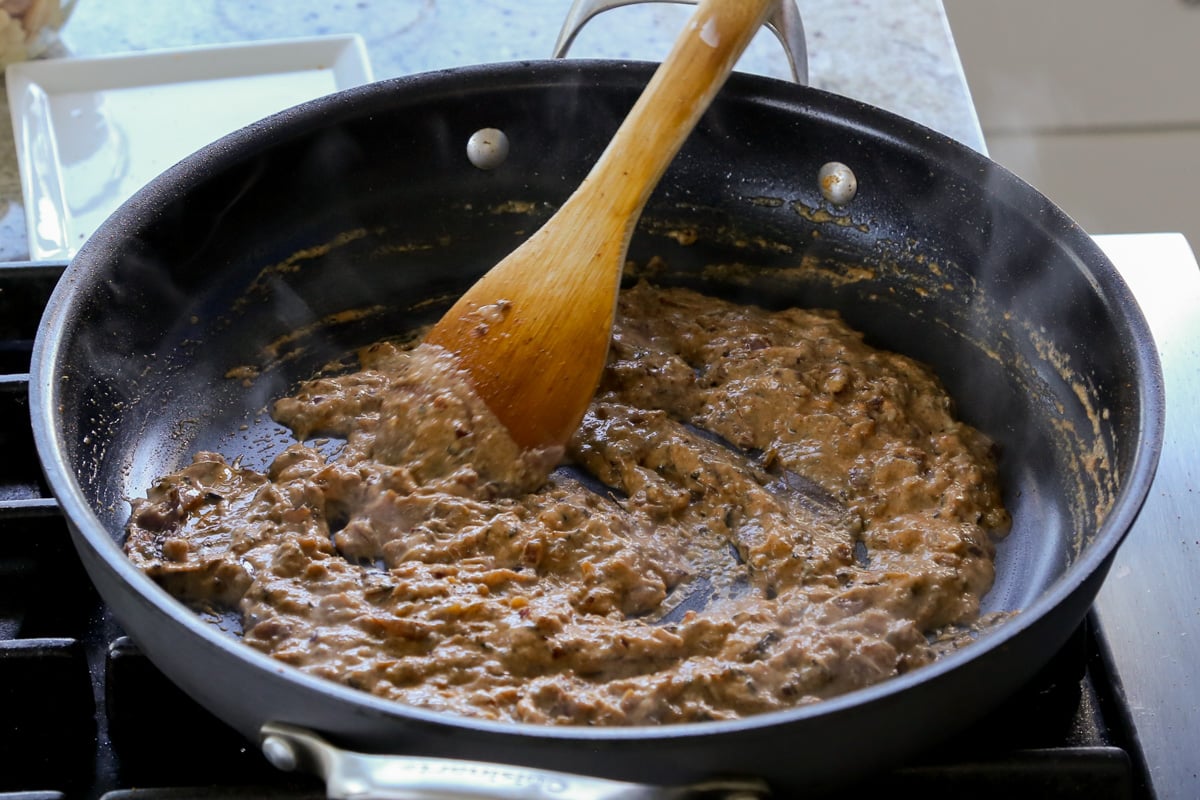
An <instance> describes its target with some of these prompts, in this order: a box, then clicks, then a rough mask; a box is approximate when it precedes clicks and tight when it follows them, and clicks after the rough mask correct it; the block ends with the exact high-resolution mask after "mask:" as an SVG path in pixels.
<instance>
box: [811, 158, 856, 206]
mask: <svg viewBox="0 0 1200 800" xmlns="http://www.w3.org/2000/svg"><path fill="white" fill-rule="evenodd" d="M817 182H818V184H820V187H821V196H822V197H824V198H825V199H826V200H828V201H829V202H831V203H833V204H834V205H835V206H844V205H846V204H847V203H849V202H850V201H851V200H853V199H854V195H856V194H858V178H856V177H855V176H854V171H853V170H851V169H850V168H849V167H847V166H846V165H845V164H843V163H841V162H840V161H830V162H829V163H828V164H825V165H824V166H822V167H821V169H820V171H819V172H817Z"/></svg>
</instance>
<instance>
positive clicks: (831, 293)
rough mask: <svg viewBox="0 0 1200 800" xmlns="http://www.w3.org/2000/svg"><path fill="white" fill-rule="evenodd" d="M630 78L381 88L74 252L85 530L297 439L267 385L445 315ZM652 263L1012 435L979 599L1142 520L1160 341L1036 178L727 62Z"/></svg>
mask: <svg viewBox="0 0 1200 800" xmlns="http://www.w3.org/2000/svg"><path fill="white" fill-rule="evenodd" d="M648 74H649V72H648V70H647V68H643V67H633V66H630V65H624V64H605V65H586V64H582V65H564V64H528V65H513V66H512V67H510V68H505V69H495V68H490V69H480V70H465V71H460V72H459V73H458V74H456V75H450V74H446V75H441V76H439V75H434V76H427V77H424V78H422V79H415V80H407V81H405V80H400V81H394V82H384V83H381V84H375V85H371V86H368V87H363V88H361V89H357V90H351V91H349V92H345V93H342V94H340V95H337V96H335V97H333V98H331V99H327V100H325V101H319V102H318V103H316V104H309V105H306V106H301V107H299V108H297V109H294V110H292V111H289V112H284V114H282V115H279V116H277V117H273V118H271V119H269V120H267V121H265V122H263V123H259V124H258V125H256V126H252V128H251V129H248V130H246V131H243V132H240V133H238V134H234V135H233V136H231V137H229V138H227V139H226V140H223V141H222V142H221V143H219V144H217V145H215V146H213V147H211V148H209V149H208V150H207V151H205V152H204V153H203V154H202V155H201V156H200V157H197V158H193V159H191V160H189V161H185V162H184V163H183V164H181V165H180V166H178V167H176V168H174V169H173V170H172V171H170V172H168V173H167V175H165V176H164V177H163V178H161V179H159V180H158V181H157V182H155V183H153V184H152V185H151V186H150V187H148V189H146V190H144V191H143V192H142V193H141V194H140V195H138V196H137V197H135V198H134V199H133V200H132V201H131V202H130V203H129V204H127V205H126V207H124V208H123V209H122V210H121V211H118V212H117V214H116V215H114V217H113V218H112V219H111V220H110V221H109V222H108V223H106V225H105V226H104V227H103V228H102V229H101V231H100V232H99V233H98V234H97V235H96V236H95V237H93V239H92V240H91V241H89V242H88V243H87V245H86V246H85V247H84V249H83V250H82V251H81V253H80V254H79V256H78V257H77V259H76V262H75V264H74V265H73V266H72V269H71V271H70V272H69V273H68V276H67V277H66V278H65V279H64V284H63V286H62V287H60V291H59V293H58V294H57V295H56V299H55V305H54V306H53V307H52V309H51V313H50V314H49V315H48V318H47V323H46V331H45V332H44V333H43V337H45V338H46V339H47V340H48V341H47V342H46V343H45V344H43V346H42V349H43V351H44V352H46V353H48V354H49V355H47V357H46V359H45V364H44V365H43V366H42V367H41V369H43V370H44V372H45V374H46V376H53V388H51V389H47V396H48V397H51V398H52V400H53V404H54V405H55V406H56V411H55V412H54V414H53V417H54V426H55V431H54V434H53V436H54V438H55V439H56V441H57V443H58V445H59V446H60V447H61V453H60V454H59V456H58V457H61V458H62V460H63V463H64V465H65V468H66V469H67V470H68V471H69V473H70V474H71V475H72V476H74V480H76V481H77V483H78V487H79V489H80V490H81V492H82V495H83V496H84V497H85V498H86V501H87V504H88V506H89V507H90V510H91V513H92V514H94V515H95V518H96V520H97V521H98V522H99V527H98V528H97V529H96V530H95V531H89V530H87V528H88V526H89V524H90V523H88V522H86V521H85V522H84V523H83V527H84V528H85V535H87V536H91V537H95V536H107V537H109V538H111V539H112V540H119V539H120V537H121V531H122V527H123V525H124V522H125V518H126V515H127V513H128V506H127V504H126V502H125V500H126V499H127V498H128V497H131V496H136V495H139V494H141V493H143V492H144V491H145V489H146V487H147V486H148V485H149V483H150V482H151V481H152V480H153V478H154V477H155V476H157V475H159V474H161V473H163V472H165V471H167V470H169V469H172V468H174V467H176V466H178V465H180V464H181V463H184V462H186V461H187V460H188V459H190V457H191V455H192V453H194V452H195V451H197V450H199V449H215V450H219V451H221V452H224V453H226V454H228V455H230V456H236V455H241V456H242V457H243V460H244V462H245V463H248V464H250V465H263V464H265V463H267V462H268V461H269V459H270V457H271V455H273V453H274V452H276V451H277V450H278V448H279V447H280V446H281V444H282V442H283V441H285V438H286V437H284V436H283V434H282V432H281V431H280V429H279V428H278V427H277V426H276V425H275V424H274V423H273V422H272V421H271V420H270V419H269V417H268V416H267V415H266V414H265V413H264V412H265V409H266V407H267V406H268V404H269V402H270V400H271V399H272V398H274V397H277V396H279V395H280V394H281V393H283V392H285V391H286V390H287V389H289V388H290V387H292V386H294V385H295V384H296V383H298V382H299V381H301V380H303V379H306V378H308V377H311V376H312V375H313V374H314V373H315V372H316V371H317V370H319V369H321V368H322V367H324V366H325V365H327V364H329V363H330V362H331V361H336V360H339V359H344V358H345V357H346V356H347V354H348V353H350V352H351V351H352V350H353V348H355V347H357V346H361V345H364V344H367V343H369V342H371V341H374V340H376V339H378V338H380V337H383V336H393V335H397V334H401V333H403V332H405V331H409V330H412V329H413V328H414V327H415V326H418V325H420V324H424V323H427V322H430V321H432V320H434V319H436V318H437V316H438V315H439V313H440V312H441V311H442V310H443V309H444V308H445V307H446V306H447V305H448V303H449V301H450V300H451V299H452V298H453V297H454V296H455V295H456V294H457V293H458V292H460V291H461V290H462V289H464V288H465V287H466V286H467V285H469V283H470V282H471V281H472V280H473V279H474V278H475V277H476V276H478V275H479V274H480V273H481V272H482V271H484V270H485V269H486V268H487V267H488V266H490V265H491V264H492V263H494V262H495V261H496V260H497V259H498V258H499V257H500V256H501V255H502V254H504V253H506V252H508V251H509V250H511V249H512V248H513V247H514V246H515V245H516V244H518V243H519V242H520V241H521V240H522V238H523V237H525V236H527V235H528V234H530V233H531V232H532V231H533V230H534V229H535V228H536V226H537V225H538V223H539V222H540V221H541V220H544V219H545V218H547V217H548V216H549V215H550V213H552V211H553V209H554V208H555V207H556V206H557V205H558V204H559V203H560V202H561V201H562V200H563V199H564V198H565V197H566V196H567V195H568V194H569V193H570V192H571V190H572V189H573V188H574V187H575V186H576V185H577V184H578V182H579V181H580V179H581V178H582V176H583V175H584V173H585V172H586V170H587V168H588V167H589V166H590V164H591V163H592V162H593V161H594V160H595V158H596V157H597V156H598V155H599V153H600V151H601V150H602V149H603V147H604V145H605V144H606V142H607V140H608V137H609V136H610V135H611V133H612V131H613V130H615V128H616V126H617V124H618V123H619V121H620V119H621V117H622V115H623V114H624V112H625V111H626V110H627V109H628V107H629V106H630V105H632V103H633V101H634V99H635V98H636V96H637V93H638V92H639V91H640V89H641V87H642V86H643V85H644V83H645V81H646V79H647V77H648ZM484 127H496V128H500V129H502V130H504V131H505V132H506V134H507V135H508V137H509V139H510V142H511V155H510V157H509V159H508V160H507V162H505V163H504V164H503V165H502V166H501V167H500V168H498V169H495V170H491V171H484V170H480V169H478V168H476V167H474V166H473V165H472V164H471V163H470V162H469V161H468V159H467V158H466V154H465V147H466V141H467V138H468V137H469V136H470V134H471V133H472V132H474V131H475V130H477V129H479V128H484ZM831 160H836V161H841V162H844V163H846V164H848V165H849V166H850V167H851V168H852V169H853V170H854V172H855V173H856V175H857V178H858V181H859V187H860V188H859V192H858V195H857V197H856V198H855V200H854V201H853V202H852V203H850V204H849V205H848V206H846V207H844V208H842V207H836V206H833V205H831V204H829V203H828V202H826V201H825V200H823V199H822V198H821V196H820V193H819V187H818V182H817V171H818V169H819V168H820V166H821V165H822V164H824V163H825V162H827V161H831ZM653 256H657V257H660V258H661V259H662V263H661V265H660V266H659V267H658V268H657V269H654V270H649V271H647V270H645V269H643V270H642V271H641V272H640V273H639V274H641V275H644V276H646V277H648V278H650V279H653V280H656V281H659V282H663V283H670V284H681V285H690V286H694V287H697V288H700V289H701V290H703V291H706V292H710V293H716V294H719V295H722V296H725V297H729V298H735V299H738V300H742V301H745V302H753V303H759V304H762V305H766V306H770V307H782V306H787V305H802V306H807V307H829V308H836V309H838V310H840V312H841V313H842V314H843V315H844V316H845V317H846V318H847V319H848V320H849V321H850V322H851V323H852V324H853V325H855V326H856V327H858V328H860V329H861V330H863V331H865V332H866V334H867V337H868V340H869V341H871V342H872V343H874V344H876V345H877V346H882V347H886V348H889V349H893V350H897V351H900V352H903V353H906V354H908V355H912V356H914V357H916V358H918V359H921V360H923V361H926V362H928V363H930V364H931V365H932V366H933V367H934V368H935V371H936V372H937V373H938V374H939V376H940V377H941V378H942V380H943V381H944V382H945V383H946V384H947V386H948V387H949V389H950V391H951V393H952V394H953V396H955V397H956V399H957V401H958V407H959V412H960V414H961V416H962V417H964V418H965V419H966V420H967V421H969V422H971V423H972V424H975V425H976V426H978V427H980V428H982V429H983V430H984V431H985V432H987V433H988V434H990V435H991V436H992V437H993V438H994V439H995V440H996V441H997V442H998V444H999V446H1000V448H1001V464H1002V473H1003V479H1004V482H1005V486H1006V500H1007V502H1008V504H1009V507H1010V509H1011V510H1012V511H1013V515H1014V519H1015V524H1014V528H1013V531H1012V534H1011V535H1010V536H1009V538H1008V539H1007V541H1006V542H1005V543H1004V545H1003V546H1002V549H1001V555H1000V573H999V576H998V582H997V586H996V588H995V590H994V591H993V592H992V594H991V595H990V597H989V601H988V609H989V610H999V609H1008V610H1014V609H1028V608H1030V607H1031V606H1034V605H1035V604H1036V603H1037V602H1038V601H1039V598H1042V597H1043V596H1044V595H1045V594H1046V593H1047V592H1048V591H1049V590H1050V589H1051V588H1052V587H1055V586H1056V585H1057V586H1060V587H1061V585H1062V584H1063V583H1064V582H1066V583H1072V584H1074V583H1083V582H1085V581H1087V580H1088V579H1090V578H1092V577H1094V573H1096V572H1098V571H1099V572H1102V571H1103V568H1104V565H1106V563H1107V562H1106V560H1105V557H1106V555H1107V554H1108V553H1109V552H1111V550H1112V549H1113V548H1115V545H1116V543H1117V541H1119V538H1120V536H1121V535H1122V534H1123V531H1122V530H1113V529H1111V528H1110V527H1106V526H1105V521H1106V519H1107V518H1108V517H1109V516H1110V515H1109V511H1110V510H1111V509H1112V508H1114V507H1117V506H1119V505H1120V504H1121V503H1122V502H1124V501H1125V500H1126V496H1127V495H1131V496H1132V500H1131V501H1130V502H1132V504H1133V505H1134V506H1135V508H1134V509H1133V512H1136V505H1137V504H1139V503H1140V496H1139V491H1140V492H1141V493H1142V494H1144V486H1142V484H1143V483H1144V482H1146V481H1148V477H1147V476H1146V475H1145V472H1146V469H1147V461H1148V460H1149V461H1152V460H1153V459H1151V458H1149V456H1148V455H1147V454H1146V452H1145V450H1144V449H1141V446H1142V445H1143V444H1145V443H1146V442H1147V441H1150V443H1151V444H1153V441H1152V440H1153V438H1154V434H1155V428H1154V423H1153V419H1152V416H1153V412H1154V406H1155V405H1156V402H1157V401H1156V400H1155V391H1156V380H1157V378H1156V374H1155V369H1154V365H1153V355H1152V343H1151V342H1150V341H1149V337H1148V334H1147V333H1146V331H1145V326H1144V323H1143V322H1141V320H1140V316H1139V315H1138V313H1137V310H1136V307H1135V306H1134V304H1133V302H1132V300H1131V298H1130V296H1129V295H1128V292H1127V291H1126V290H1125V289H1124V286H1123V285H1122V284H1121V283H1120V281H1119V280H1118V279H1117V278H1116V276H1115V272H1114V271H1113V270H1112V269H1111V266H1109V265H1107V262H1105V261H1104V259H1103V257H1102V256H1100V254H1099V251H1098V250H1097V249H1096V248H1095V246H1094V245H1093V244H1092V243H1091V241H1090V240H1089V239H1088V238H1087V237H1086V236H1084V235H1083V232H1082V231H1080V230H1079V229H1078V228H1077V227H1076V226H1075V225H1074V224H1073V223H1072V222H1071V221H1070V220H1069V219H1068V218H1067V217H1066V216H1065V215H1063V214H1062V213H1061V212H1060V211H1058V210H1057V209H1056V208H1054V207H1053V206H1052V205H1050V204H1049V203H1048V202H1047V201H1045V200H1044V198H1041V197H1040V196H1039V195H1037V194H1036V193H1035V192H1033V191H1032V190H1030V189H1029V188H1028V187H1027V186H1025V185H1024V184H1021V183H1020V182H1019V181H1017V180H1016V179H1015V178H1013V177H1012V176H1011V175H1009V174H1008V173H1007V172H1005V171H1004V170H1002V169H1001V168H999V167H997V166H995V165H993V164H991V163H990V162H988V161H986V159H982V158H979V157H978V156H976V155H974V154H972V153H970V152H969V151H967V150H966V149H965V148H962V147H960V146H958V145H956V144H954V143H953V142H950V141H948V140H946V139H944V138H943V137H940V136H939V135H938V134H935V133H933V132H930V131H925V130H924V129H920V128H918V127H917V126H915V125H913V124H911V123H907V122H904V121H903V120H898V119H895V118H892V117H890V116H888V115H885V114H881V113H880V112H878V111H877V110H874V109H870V108H867V107H865V106H861V105H859V104H857V103H854V102H852V101H848V100H845V99H844V98H836V97H832V96H829V95H824V94H822V93H820V92H815V91H812V90H803V89H798V88H796V87H791V86H785V85H783V84H779V83H776V82H774V81H765V80H759V79H752V78H748V77H746V76H740V75H735V76H733V78H732V79H731V81H730V83H729V85H728V86H727V87H726V89H725V90H724V91H723V93H722V94H721V96H720V97H719V98H718V101H717V102H716V104H715V105H714V107H713V109H712V110H711V111H710V112H709V114H708V115H707V116H706V117H705V118H704V120H703V121H702V123H701V126H700V128H699V129H698V130H697V131H696V133H695V134H694V135H693V137H692V138H691V139H690V140H689V142H688V143H687V145H686V146H685V148H684V151H683V152H682V153H681V154H680V156H679V158H678V159H677V160H676V162H675V163H674V164H673V166H672V168H671V169H670V170H669V172H668V173H667V175H666V177H665V178H664V180H663V183H662V185H661V187H660V189H659V190H658V191H657V192H656V193H655V195H654V197H653V198H652V200H651V202H650V205H649V207H648V208H647V211H646V214H645V215H644V217H643V220H642V223H641V224H640V226H639V230H638V233H637V235H636V236H635V238H634V241H633V244H632V246H631V252H630V257H631V259H633V260H634V261H635V262H636V263H638V264H641V265H645V264H646V263H647V262H648V261H649V260H650V258H651V257H653ZM346 312H353V313H346ZM48 380H50V378H49V377H43V378H42V379H41V380H40V382H41V383H43V384H46V382H47V381H48ZM63 387H69V389H70V390H69V391H67V390H65V389H64V388H63ZM1148 420H1150V421H1149V422H1148ZM1147 437H1149V439H1147ZM1151 449H1153V448H1151ZM1150 468H1151V469H1152V466H1151V467H1150ZM1131 476H1133V477H1132V479H1131ZM53 480H54V478H53V476H52V481H53ZM1130 513H1132V512H1130ZM1097 549H1099V550H1101V551H1102V552H1101V553H1100V556H1098V557H1095V559H1094V560H1095V562H1096V563H1093V564H1091V565H1090V566H1088V567H1087V569H1086V571H1085V574H1082V575H1074V574H1072V572H1071V569H1070V565H1071V564H1073V563H1076V562H1078V561H1079V560H1081V559H1084V557H1085V554H1087V553H1089V552H1093V551H1095V550H1097ZM108 557H113V556H111V555H106V556H105V558H108ZM117 557H119V556H117ZM1101 562H1103V564H1102V563H1101ZM1068 588H1071V587H1068ZM1093 590H1094V589H1093ZM1076 605H1078V604H1076ZM1083 606H1084V607H1086V603H1084V604H1083ZM1072 613H1073V615H1074V616H1073V617H1072V618H1068V619H1064V620H1063V621H1062V623H1061V625H1057V626H1053V633H1052V634H1051V635H1050V636H1049V638H1048V639H1047V644H1048V645H1052V644H1053V642H1054V641H1055V640H1056V639H1055V637H1059V636H1061V637H1062V638H1065V636H1066V635H1067V634H1068V633H1069V632H1070V630H1071V629H1073V627H1074V625H1075V624H1077V623H1078V621H1079V620H1078V616H1079V615H1080V614H1081V613H1082V611H1080V610H1078V609H1077V608H1076V609H1074V610H1073V612H1072ZM1060 628H1061V630H1059V629H1060ZM1050 652H1052V650H1051V651H1050ZM1050 652H1047V653H1046V654H1045V655H1046V657H1049V655H1050ZM1027 666H1028V669H1027V670H1025V665H1022V670H1024V671H1026V672H1027V673H1028V674H1031V673H1032V670H1033V668H1034V667H1035V666H1036V664H1029V665H1027ZM1022 670H1018V673H1020V672H1021V671H1022ZM1019 677H1020V675H1019V674H1018V675H1017V676H1016V677H1015V678H1006V679H1005V680H1004V681H1000V684H1001V685H1003V684H1004V683H1006V682H1007V683H1010V684H1011V683H1012V682H1013V680H1018V679H1019ZM1010 688H1011V687H1010ZM997 699H998V698H989V699H987V701H986V702H989V703H990V702H995V701H996V700H997ZM979 704H980V705H983V704H984V703H983V702H982V701H981V702H980V703H979ZM255 713H256V714H257V712H255ZM264 713H265V712H264ZM806 713H807V712H806ZM230 716H237V714H230ZM253 721H254V717H251V718H250V719H249V721H247V720H246V719H238V720H235V722H237V723H239V724H242V725H243V726H247V727H249V725H250V723H251V722H253ZM247 732H248V733H251V732H252V731H247ZM484 738H486V736H485V737H484ZM473 755H479V754H478V753H473ZM631 769H633V771H634V772H636V771H637V769H635V768H631Z"/></svg>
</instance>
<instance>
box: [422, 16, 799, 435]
mask: <svg viewBox="0 0 1200 800" xmlns="http://www.w3.org/2000/svg"><path fill="white" fill-rule="evenodd" d="M775 2H776V0H704V2H702V3H701V4H700V6H699V8H697V10H696V12H695V14H694V15H693V16H692V17H691V19H690V20H689V21H688V23H687V25H686V26H685V28H684V30H683V32H682V33H681V34H680V36H679V38H678V40H677V41H676V42H675V45H674V47H673V48H672V49H671V52H670V53H669V54H668V55H667V58H666V60H664V61H663V63H662V64H661V65H660V66H659V68H658V70H657V71H656V72H655V73H654V76H653V78H652V79H651V80H650V83H649V84H648V85H647V86H646V89H645V90H644V91H643V93H642V95H641V97H639V98H638V101H637V103H636V104H635V105H634V107H633V109H632V110H631V111H630V112H629V116H628V117H626V118H625V121H624V122H622V123H621V126H620V128H619V129H618V130H617V132H616V134H615V135H614V136H613V138H612V141H611V142H610V143H609V145H608V147H607V148H606V149H605V151H604V152H603V153H602V154H601V156H600V158H599V160H598V161H597V162H596V164H595V166H594V167H593V168H592V170H591V172H589V173H588V175H587V177H586V178H584V180H583V183H582V184H580V186H579V188H578V189H576V190H575V192H574V193H573V194H572V195H571V196H570V197H569V198H567V200H566V202H565V203H563V205H562V206H561V207H560V208H559V210H558V211H557V212H556V213H555V214H554V215H553V216H552V217H551V218H550V219H549V220H547V221H546V223H545V224H544V225H543V226H542V227H541V228H540V229H539V230H538V231H537V232H536V233H534V234H533V236H532V237H530V238H529V239H528V240H526V242H525V243H524V244H522V245H521V246H520V247H518V248H517V249H516V250H515V251H513V252H512V253H511V254H510V255H509V256H507V257H506V258H505V259H504V260H503V261H501V262H500V263H499V264H497V265H496V266H495V267H493V268H492V269H491V270H489V271H488V272H487V274H485V275H484V276H483V277H482V278H480V280H479V281H478V282H477V283H476V284H475V285H474V286H472V287H471V288H470V289H469V290H468V291H467V293H466V294H464V295H463V296H462V297H461V298H460V299H459V300H458V302H457V303H455V304H454V306H453V307H452V308H451V309H450V310H449V311H447V312H446V315H445V316H444V317H442V319H441V320H440V321H439V322H438V323H437V325H435V326H434V328H433V330H431V331H430V332H429V334H428V336H427V337H426V341H427V342H430V343H433V344H436V345H440V346H441V347H443V348H445V349H447V350H449V351H451V352H453V353H456V354H457V355H458V357H459V359H460V362H461V365H462V367H463V369H465V370H466V372H467V374H468V375H469V377H470V380H471V383H472V384H473V385H474V388H475V390H476V391H477V392H478V393H479V395H480V396H481V398H482V399H483V401H484V402H485V403H486V404H487V405H488V407H489V408H490V409H491V410H492V411H493V412H494V413H495V414H496V416H497V417H498V418H499V419H500V421H501V422H502V423H503V424H504V425H505V426H506V427H507V428H508V430H509V431H510V433H511V434H512V436H513V439H514V440H515V441H516V442H517V444H518V445H520V446H522V447H526V448H532V447H552V446H557V445H563V444H565V443H566V441H567V439H568V438H570V436H571V434H572V433H574V431H575V428H576V427H577V426H578V425H579V422H580V420H582V419H583V415H584V412H585V411H586V410H587V406H588V404H589V403H590V402H591V398H592V395H593V394H594V393H595V391H596V386H597V385H598V383H599V381H600V375H601V373H602V372H603V369H604V363H605V359H606V357H607V353H608V344H609V339H610V338H611V335H612V324H613V316H614V313H615V310H616V302H617V291H618V289H619V288H620V280H621V271H622V269H623V267H624V265H625V256H626V252H627V250H628V247H629V240H630V237H631V236H632V235H633V230H634V226H635V225H636V223H637V219H638V216H639V215H640V214H641V211H642V207H643V206H644V205H645V203H646V200H647V199H648V198H649V196H650V194H651V192H652V191H653V190H654V187H655V185H656V184H657V183H658V180H659V178H661V177H662V174H663V172H665V171H666V169H667V166H668V165H669V164H670V162H671V160H672V159H673V158H674V157H675V154H676V153H677V152H678V151H679V148H680V147H681V146H682V145H683V142H684V140H685V139H686V138H687V136H688V134H690V133H691V131H692V128H693V127H695V125H696V122H697V121H698V120H699V119H700V116H701V115H702V114H703V113H704V111H705V110H706V109H707V108H708V106H709V103H711V102H712V99H713V97H714V96H715V95H716V93H717V91H718V90H719V89H720V87H721V86H722V84H724V82H725V79H726V78H727V77H728V75H729V72H730V71H731V70H732V69H733V65H734V62H736V61H737V59H738V57H739V56H740V55H741V54H742V51H744V50H745V49H746V46H747V45H748V44H749V43H750V40H751V39H752V38H753V37H754V35H755V33H756V32H757V31H758V30H759V28H760V27H761V25H762V24H763V21H764V20H765V19H766V16H767V13H768V12H769V11H770V10H771V8H772V6H773V5H774V3H775Z"/></svg>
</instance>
